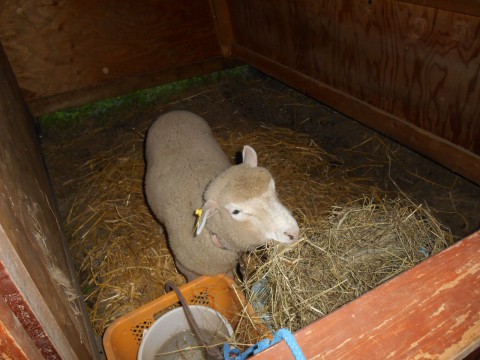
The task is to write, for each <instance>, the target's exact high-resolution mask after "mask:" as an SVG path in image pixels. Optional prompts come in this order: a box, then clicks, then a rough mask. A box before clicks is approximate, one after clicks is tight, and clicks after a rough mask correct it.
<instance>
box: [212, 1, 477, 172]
mask: <svg viewBox="0 0 480 360" xmlns="http://www.w3.org/2000/svg"><path fill="white" fill-rule="evenodd" d="M213 4H214V7H215V9H216V11H217V13H218V17H219V18H221V19H227V20H224V21H219V22H218V28H219V32H220V34H221V36H220V38H221V41H222V44H223V49H224V53H225V54H226V55H231V56H233V57H236V58H238V59H240V60H243V61H245V62H247V63H249V64H251V65H253V66H256V67H258V68H260V69H261V70H263V71H265V72H267V73H269V74H271V75H272V76H274V77H276V78H278V79H280V80H282V81H284V82H286V83H287V84H289V85H291V86H293V87H296V88H298V89H300V90H302V91H304V92H306V93H309V94H311V95H313V96H314V97H317V98H318V99H320V100H321V101H323V102H325V103H327V104H329V105H331V106H333V107H334V108H336V109H338V110H340V111H342V112H344V113H346V114H347V115H349V116H351V117H352V118H354V119H356V120H359V121H361V122H363V123H365V124H367V125H369V126H371V127H373V128H375V129H377V130H379V131H381V132H384V133H386V134H387V135H389V136H391V137H393V138H395V139H397V140H399V141H400V142H402V143H404V144H406V145H409V146H411V147H412V148H414V149H416V150H418V151H420V152H422V153H423V154H425V155H427V156H429V157H431V158H433V159H434V160H436V161H438V162H440V163H442V164H444V165H446V166H448V167H450V168H451V169H453V170H455V171H458V172H459V173H461V174H463V175H465V176H466V177H468V178H470V179H472V180H473V181H476V182H480V156H479V155H480V101H479V99H480V78H479V73H480V56H479V55H480V36H479V35H480V2H479V1H468V2H467V1H463V0H462V1H448V0H443V1H436V2H435V1H411V2H409V1H392V0H336V1H332V0H283V1H277V0H269V1H255V0H241V1H239V0H214V1H213ZM442 6H443V7H444V8H446V9H444V8H442ZM465 12H468V13H471V14H472V15H467V14H465Z"/></svg>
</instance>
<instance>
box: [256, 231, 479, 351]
mask: <svg viewBox="0 0 480 360" xmlns="http://www.w3.org/2000/svg"><path fill="white" fill-rule="evenodd" d="M295 337H296V339H297V342H298V344H299V345H300V347H301V348H302V349H303V351H304V353H305V356H306V357H307V359H325V360H327V359H335V360H341V359H369V360H370V359H371V360H374V359H382V360H385V359H389V360H394V359H440V360H441V359H463V358H464V357H465V356H467V355H468V354H469V353H471V352H472V351H473V350H475V349H476V348H478V347H480V232H477V233H475V234H473V235H471V236H469V237H468V238H465V239H464V240H462V241H460V242H458V243H457V244H455V245H453V246H452V247H450V248H448V249H447V250H444V251H443V252H441V253H440V254H437V255H435V256H434V257H432V258H430V259H428V260H426V261H424V262H422V263H421V264H419V265H417V266H415V267H413V268H412V269H410V270H408V271H407V272H404V273H403V274H401V275H399V276H397V277H396V278H394V279H392V280H391V281H389V282H387V283H385V284H383V285H381V286H379V287H377V288H376V289H374V290H372V291H370V292H368V293H366V294H365V295H363V296H361V297H360V298H358V299H357V300H355V301H352V302H350V303H348V304H347V305H345V306H343V307H341V308H340V309H338V310H337V311H335V312H334V313H332V314H330V315H328V316H326V317H324V318H323V319H320V320H318V321H317V322H315V323H313V324H311V325H309V326H307V327H305V328H304V329H302V330H300V331H298V332H297V333H296V334H295ZM254 358H255V359H256V360H267V359H275V360H281V359H294V357H293V356H292V355H291V353H290V351H289V350H288V348H287V347H286V345H285V343H284V342H282V343H279V344H278V345H276V346H273V347H271V348H269V349H267V350H265V351H264V352H261V353H260V354H259V355H257V356H255V357H254Z"/></svg>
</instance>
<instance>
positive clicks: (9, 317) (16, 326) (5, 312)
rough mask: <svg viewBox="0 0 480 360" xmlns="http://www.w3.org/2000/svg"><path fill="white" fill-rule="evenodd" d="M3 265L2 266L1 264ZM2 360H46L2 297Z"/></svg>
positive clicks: (0, 306)
mask: <svg viewBox="0 0 480 360" xmlns="http://www.w3.org/2000/svg"><path fill="white" fill-rule="evenodd" d="M0 265H1V264H0ZM0 359H15V360H37V359H38V360H40V359H44V357H43V356H42V354H41V352H40V351H39V350H38V349H37V347H36V346H35V344H34V343H33V342H32V339H31V338H30V337H29V335H28V334H27V332H26V331H25V329H24V328H23V327H22V326H21V324H20V323H19V321H18V319H17V318H16V317H15V315H13V313H12V311H11V310H10V308H9V307H8V306H7V304H6V303H5V302H4V301H3V299H2V298H1V297H0Z"/></svg>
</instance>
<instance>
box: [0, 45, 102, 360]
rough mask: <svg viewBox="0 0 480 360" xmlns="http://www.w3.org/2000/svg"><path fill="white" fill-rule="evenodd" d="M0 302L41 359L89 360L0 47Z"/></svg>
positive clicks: (75, 294)
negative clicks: (23, 330) (1, 300)
mask: <svg viewBox="0 0 480 360" xmlns="http://www.w3.org/2000/svg"><path fill="white" fill-rule="evenodd" d="M0 79H2V81H0V249H1V251H0V297H2V299H3V301H4V302H5V303H6V304H7V305H8V306H9V308H10V310H11V312H12V313H13V314H15V316H16V317H17V319H18V322H19V323H21V325H22V326H23V327H24V329H25V331H26V332H27V333H28V334H29V336H30V337H31V339H32V341H33V342H34V343H35V345H36V346H37V347H38V348H39V349H40V351H41V352H42V354H43V356H45V357H46V358H49V359H58V358H60V357H61V358H65V359H91V358H93V357H94V356H95V349H96V344H95V341H94V340H93V338H92V337H91V336H90V334H91V332H90V327H89V325H88V324H87V321H88V320H86V319H87V317H86V315H85V311H84V306H83V303H82V302H81V301H80V300H79V293H80V291H79V288H78V285H77V282H76V281H75V280H74V279H75V272H74V270H73V267H72V266H71V260H70V256H69V253H68V251H67V247H66V244H65V243H64V241H63V237H62V232H61V229H60V226H59V224H58V221H57V219H58V215H57V212H56V209H55V204H54V201H53V194H52V192H51V189H50V186H49V182H48V179H47V175H46V170H45V168H44V164H43V161H42V158H41V154H40V147H39V145H38V142H37V139H36V137H35V133H34V128H33V121H32V117H31V115H30V113H29V111H28V109H27V106H26V104H25V103H24V101H23V99H22V97H21V94H20V90H19V88H18V85H17V84H16V82H15V78H14V75H13V72H12V71H11V68H10V66H9V64H8V61H7V59H6V56H5V53H4V52H3V49H2V48H1V46H0Z"/></svg>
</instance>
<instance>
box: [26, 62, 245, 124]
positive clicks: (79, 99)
mask: <svg viewBox="0 0 480 360" xmlns="http://www.w3.org/2000/svg"><path fill="white" fill-rule="evenodd" d="M238 65H240V62H239V61H237V60H234V59H228V60H227V59H224V58H217V59H209V60H207V61H205V62H200V63H197V64H193V65H190V66H183V67H181V68H177V69H171V70H165V71H162V72H158V73H154V74H143V75H132V76H129V77H127V78H121V79H118V80H115V81H112V82H109V83H105V84H102V85H100V86H95V87H92V88H82V89H79V90H75V91H71V92H67V93H62V94H58V95H52V96H48V97H44V98H39V99H34V100H31V101H30V102H29V104H28V106H29V108H30V110H31V111H32V113H33V114H34V115H36V116H40V115H44V114H47V113H51V112H54V111H57V110H61V109H65V108H69V107H72V106H78V105H82V104H87V103H89V102H93V101H98V100H102V99H107V98H111V97H114V96H120V95H123V94H126V93H129V92H131V91H136V90H142V89H145V88H151V87H155V86H158V85H162V84H167V83H171V82H175V81H179V80H183V79H188V78H191V77H194V76H201V75H206V74H210V73H213V72H216V71H221V70H224V69H227V68H231V67H234V66H238Z"/></svg>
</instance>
